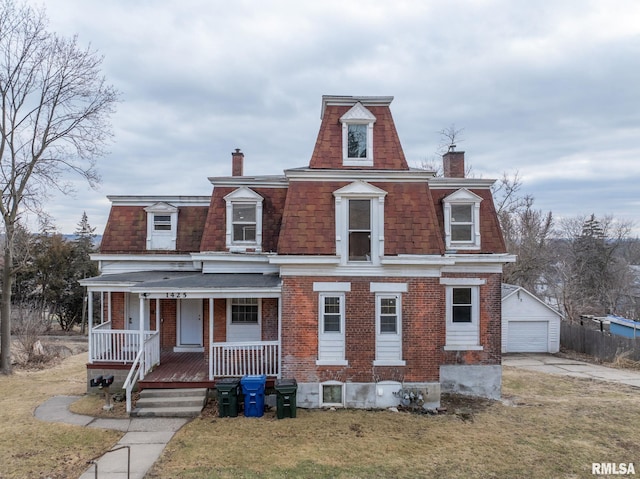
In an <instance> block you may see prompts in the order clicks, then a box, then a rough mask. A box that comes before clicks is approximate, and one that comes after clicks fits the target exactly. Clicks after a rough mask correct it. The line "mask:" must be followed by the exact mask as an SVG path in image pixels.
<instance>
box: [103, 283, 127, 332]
mask: <svg viewBox="0 0 640 479" xmlns="http://www.w3.org/2000/svg"><path fill="white" fill-rule="evenodd" d="M112 319H113V318H111V291H108V292H107V321H111V320H112ZM125 319H126V318H125ZM111 328H112V329H113V324H112V325H111Z"/></svg>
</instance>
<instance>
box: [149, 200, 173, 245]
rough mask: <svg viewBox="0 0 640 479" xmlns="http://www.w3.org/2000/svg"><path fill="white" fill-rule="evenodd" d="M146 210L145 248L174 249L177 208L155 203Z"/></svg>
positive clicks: (167, 204)
mask: <svg viewBox="0 0 640 479" xmlns="http://www.w3.org/2000/svg"><path fill="white" fill-rule="evenodd" d="M145 211H146V212H147V250H163V251H175V249H176V238H177V235H178V208H176V207H175V206H173V205H170V204H169V203H156V204H154V205H151V206H148V207H147V208H145Z"/></svg>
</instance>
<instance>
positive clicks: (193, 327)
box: [178, 299, 202, 347]
mask: <svg viewBox="0 0 640 479" xmlns="http://www.w3.org/2000/svg"><path fill="white" fill-rule="evenodd" d="M179 322H180V325H179V329H178V331H179V333H180V334H179V335H178V346H195V347H202V300H201V299H181V300H180V321H179Z"/></svg>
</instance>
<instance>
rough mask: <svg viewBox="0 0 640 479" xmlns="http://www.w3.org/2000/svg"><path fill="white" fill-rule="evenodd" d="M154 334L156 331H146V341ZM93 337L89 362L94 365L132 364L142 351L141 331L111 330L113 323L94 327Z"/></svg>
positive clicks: (108, 322) (109, 322)
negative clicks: (96, 363) (111, 363)
mask: <svg viewBox="0 0 640 479" xmlns="http://www.w3.org/2000/svg"><path fill="white" fill-rule="evenodd" d="M154 334H156V332H155V331H145V332H144V338H145V341H147V340H148V339H149V338H150V337H151V336H152V335H154ZM91 335H92V337H91V351H89V362H92V363H93V362H101V361H102V362H113V363H130V362H133V361H134V360H135V358H136V355H137V354H138V352H139V350H140V331H137V330H128V329H111V321H107V322H106V323H102V324H100V325H98V326H96V327H94V328H93V329H92V330H91ZM158 351H159V348H158ZM159 354H160V353H159V352H158V355H159Z"/></svg>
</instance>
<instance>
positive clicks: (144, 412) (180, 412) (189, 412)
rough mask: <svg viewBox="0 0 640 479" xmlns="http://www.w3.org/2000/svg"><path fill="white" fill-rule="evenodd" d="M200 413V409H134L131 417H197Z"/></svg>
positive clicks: (197, 407) (196, 407)
mask: <svg viewBox="0 0 640 479" xmlns="http://www.w3.org/2000/svg"><path fill="white" fill-rule="evenodd" d="M201 412H202V407H200V406H195V407H194V406H191V407H154V408H135V409H134V410H133V411H131V415H132V416H135V417H197V416H198V415H199V414H200V413H201Z"/></svg>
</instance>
